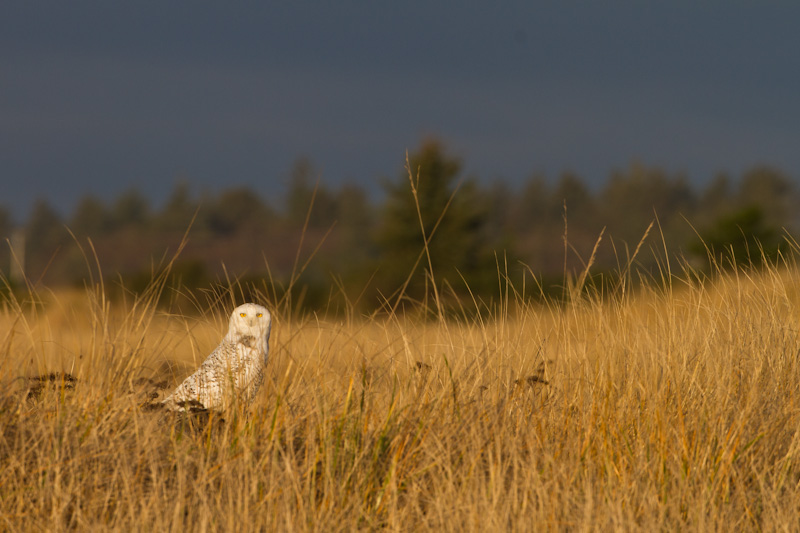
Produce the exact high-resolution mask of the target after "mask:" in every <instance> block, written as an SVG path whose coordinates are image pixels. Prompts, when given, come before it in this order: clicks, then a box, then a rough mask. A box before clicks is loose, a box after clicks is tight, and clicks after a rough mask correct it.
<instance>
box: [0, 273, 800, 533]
mask: <svg viewBox="0 0 800 533" xmlns="http://www.w3.org/2000/svg"><path fill="white" fill-rule="evenodd" d="M506 289H508V291H506ZM513 289H514V288H513V287H506V286H502V287H501V289H500V290H499V292H502V295H501V296H502V297H501V298H499V301H498V303H497V305H494V306H492V307H491V308H482V309H481V312H480V313H477V312H475V309H472V310H471V312H468V313H464V314H463V315H462V318H458V316H457V314H452V315H450V316H449V317H448V318H446V319H436V318H426V319H423V318H420V317H419V316H414V315H413V314H406V315H397V316H380V317H374V318H370V317H364V318H358V317H352V316H351V317H348V318H343V319H341V320H339V321H336V320H322V319H316V318H314V317H313V316H306V317H302V316H301V317H297V316H296V315H295V314H292V313H290V312H287V311H285V310H284V309H282V308H281V307H280V306H276V305H275V302H271V301H269V298H268V297H267V296H265V295H262V296H264V298H263V301H261V302H259V303H263V304H265V305H268V306H270V307H271V308H272V309H274V313H273V317H274V319H273V320H274V321H273V333H272V338H271V354H270V358H271V359H270V362H269V367H268V372H267V380H266V383H265V386H264V387H263V388H262V389H261V391H260V392H259V397H258V400H257V401H256V402H255V404H254V405H252V406H250V408H249V409H244V410H241V409H240V410H239V411H236V412H228V413H224V415H211V416H209V417H200V416H197V417H195V418H186V417H181V416H175V415H170V414H167V413H164V412H162V411H160V410H153V409H150V408H147V404H148V402H150V401H151V400H152V399H153V397H155V396H156V394H161V393H163V390H164V389H165V388H167V387H171V386H174V385H175V384H176V383H177V382H178V381H179V380H180V379H181V378H182V377H184V376H186V375H187V374H189V373H190V372H191V371H192V370H193V369H194V368H195V367H196V365H198V364H199V362H200V361H202V360H203V359H204V358H205V356H206V355H207V354H208V353H209V352H210V351H211V350H212V349H213V348H214V346H215V345H216V344H217V342H218V341H219V339H220V337H221V336H222V334H223V333H224V331H225V329H226V322H227V317H226V316H225V315H224V313H225V312H229V311H230V309H232V308H233V302H232V297H231V296H230V295H228V296H227V300H224V299H223V300H222V301H213V302H212V301H210V300H209V302H205V301H203V300H202V299H200V298H199V299H196V300H194V301H195V303H196V305H195V306H194V309H191V310H186V309H184V310H179V309H173V310H172V311H165V310H164V308H163V307H157V306H155V305H154V304H153V301H154V299H153V298H152V297H148V296H146V295H145V296H144V297H141V298H138V299H137V298H130V299H128V300H126V301H119V302H115V303H113V304H112V303H110V302H108V301H107V300H106V299H105V298H104V296H103V291H102V289H101V288H100V287H96V288H89V289H87V290H86V291H74V292H63V291H62V292H48V291H46V290H39V291H35V292H34V291H31V292H29V293H27V294H25V295H23V296H19V297H11V298H9V299H7V300H6V301H5V302H4V304H3V308H2V310H1V311H0V361H2V362H1V363H0V384H2V389H0V390H1V392H0V465H1V468H0V529H2V530H8V531H61V530H78V531H109V530H111V531H351V530H388V531H425V530H433V531H506V530H512V531H513V530H557V531H585V530H594V531H611V530H644V531H665V530H717V531H747V530H767V531H772V530H785V531H797V530H800V462H798V461H800V433H798V429H800V359H799V356H798V354H799V352H800V270H798V268H797V267H795V266H793V265H783V266H781V267H780V268H767V269H765V270H761V271H759V272H755V271H754V272H748V271H743V270H740V271H737V272H732V273H728V274H724V275H722V274H720V275H719V276H717V277H715V278H714V279H713V280H706V281H705V282H703V283H700V282H698V281H696V280H695V279H693V276H692V274H691V273H682V274H679V275H674V276H672V278H671V281H670V282H669V283H667V284H666V288H665V286H664V284H662V283H658V284H656V283H652V284H647V283H645V286H644V287H643V288H640V289H637V290H636V291H635V292H634V291H628V292H626V293H624V292H622V291H619V292H617V293H616V294H607V295H605V296H604V297H603V298H600V297H597V296H592V295H591V294H589V295H584V296H583V297H581V298H575V299H573V301H572V302H571V303H569V304H565V305H558V306H556V305H536V304H530V303H523V302H522V301H521V300H520V299H518V298H517V297H515V293H514V290H513ZM234 292H235V291H234ZM151 296H152V295H151ZM190 311H191V312H190ZM796 462H798V464H797V465H796V464H795V463H796Z"/></svg>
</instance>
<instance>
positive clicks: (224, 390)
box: [161, 303, 272, 412]
mask: <svg viewBox="0 0 800 533" xmlns="http://www.w3.org/2000/svg"><path fill="white" fill-rule="evenodd" d="M271 327H272V319H271V317H270V315H269V311H267V309H266V308H265V307H262V306H260V305H256V304H252V303H247V304H244V305H240V306H239V307H237V308H236V309H234V310H233V313H232V314H231V320H230V324H229V326H228V333H227V334H226V335H225V337H224V338H223V339H222V342H220V343H219V346H217V348H216V349H215V350H214V351H213V352H211V355H209V356H208V358H207V359H206V360H205V361H203V364H202V365H200V368H198V369H197V371H196V372H195V373H194V374H192V375H191V376H189V377H188V378H186V380H184V382H183V383H181V384H180V385H179V386H178V388H177V389H175V391H173V393H172V394H170V395H169V396H168V397H167V398H165V399H164V400H163V401H162V402H161V403H162V404H164V406H165V407H166V408H167V409H169V410H170V411H184V412H186V411H192V410H197V409H213V410H217V411H220V410H223V409H225V408H226V407H228V406H230V405H231V404H232V403H233V402H234V401H235V400H236V399H238V400H240V401H243V402H244V403H245V404H248V403H250V402H251V401H252V400H253V398H255V395H256V392H257V391H258V388H259V387H260V386H261V382H262V381H263V380H264V367H265V366H266V364H267V355H268V354H269V332H270V328H271Z"/></svg>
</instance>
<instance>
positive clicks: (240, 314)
mask: <svg viewBox="0 0 800 533" xmlns="http://www.w3.org/2000/svg"><path fill="white" fill-rule="evenodd" d="M239 316H247V313H239Z"/></svg>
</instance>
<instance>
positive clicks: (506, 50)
mask: <svg viewBox="0 0 800 533" xmlns="http://www.w3.org/2000/svg"><path fill="white" fill-rule="evenodd" d="M267 5H270V6H274V7H267ZM427 135H436V136H438V137H440V138H441V139H442V140H443V141H444V142H445V143H446V145H447V146H448V148H449V149H450V150H451V152H452V153H453V154H455V155H458V156H459V157H461V158H462V160H463V162H464V166H465V170H466V172H467V173H469V174H472V175H475V176H478V177H480V178H481V179H484V180H489V179H493V178H497V177H503V178H506V179H507V180H509V181H511V182H517V183H518V182H520V181H521V180H523V179H525V178H526V177H528V176H530V175H531V174H532V173H534V172H544V173H545V174H547V175H548V176H549V177H551V178H554V177H556V176H557V175H558V174H559V173H560V172H561V171H564V170H572V171H575V172H577V173H578V174H579V175H581V176H582V177H583V178H584V179H586V180H587V181H588V182H590V183H595V184H597V183H601V182H603V181H604V180H605V179H606V178H607V176H608V174H609V172H610V171H612V170H613V169H619V168H624V167H626V166H627V165H628V164H629V163H630V162H631V161H632V160H638V161H641V162H643V163H645V164H650V165H658V166H662V167H663V168H665V169H666V170H668V171H670V172H686V173H688V175H689V177H690V178H691V179H693V180H696V181H697V182H699V183H702V182H704V181H706V180H708V179H709V178H710V177H712V175H713V174H714V173H716V172H718V171H723V170H724V171H728V172H731V173H733V174H734V175H737V174H738V173H740V172H741V171H742V170H744V169H746V168H748V167H750V166H753V165H756V164H771V165H774V166H776V167H778V168H780V169H783V170H784V171H785V172H787V173H788V174H789V175H790V176H792V177H798V176H800V3H797V2H788V1H787V2H775V1H767V2H755V1H753V2H743V1H737V0H728V1H701V2H696V1H691V2H690V1H684V0H676V1H672V2H654V1H644V0H642V1H637V2H633V1H631V2H625V1H619V2H588V1H585V2H568V1H559V2H537V1H519V2H516V1H515V2H504V3H489V2H484V3H476V2H460V3H459V2H428V1H426V2H416V1H413V2H409V1H406V2H392V3H389V2H351V1H339V2H327V3H322V2H315V3H313V4H312V3H301V2H270V3H267V2H259V3H256V2H252V3H244V2H242V3H228V2H218V3H210V2H171V1H170V2H164V1H163V0H162V1H159V2H150V1H137V2H127V3H121V2H100V1H95V2H84V1H68V2H64V1H58V2H54V1H52V2H48V1H39V2H5V3H3V4H2V6H1V7H0V183H2V195H1V196H0V205H3V206H5V207H6V208H9V209H12V211H13V213H14V214H15V216H16V217H17V218H18V219H19V218H23V217H24V216H25V214H26V213H27V211H28V209H29V208H30V205H31V204H32V202H33V201H34V199H35V198H37V197H43V198H46V199H48V200H49V201H50V202H51V203H53V204H54V205H55V206H56V207H58V208H59V209H60V210H62V212H65V213H68V212H70V210H71V209H72V208H73V207H74V205H75V203H76V201H77V200H78V199H79V198H80V197H82V196H83V195H85V194H87V193H91V194H94V195H97V196H99V197H101V198H103V199H112V198H114V197H116V196H117V195H118V194H120V193H121V192H123V191H125V190H127V189H130V188H131V187H137V188H139V189H140V190H141V191H142V192H144V193H145V194H147V195H148V196H149V197H150V198H151V199H152V200H153V202H154V203H155V205H159V204H160V202H163V200H164V199H165V197H166V196H167V195H168V194H169V192H170V191H171V190H172V188H173V187H174V185H175V184H176V183H177V182H178V181H179V180H186V181H188V182H189V183H190V184H191V186H192V188H193V190H194V191H195V192H198V193H199V192H201V191H216V190H219V189H222V188H226V187H230V186H234V185H249V186H251V187H252V188H253V189H254V190H256V191H258V192H259V193H261V194H263V195H264V197H265V198H267V199H270V200H271V201H272V202H273V203H274V204H278V202H279V201H280V198H281V195H282V194H283V192H284V190H285V186H286V183H287V179H288V174H289V171H290V169H291V167H292V163H293V161H294V160H295V159H296V158H297V157H298V156H301V155H306V156H308V157H310V158H311V159H312V160H313V161H314V163H315V165H316V167H317V168H318V170H319V171H320V174H321V179H322V181H323V182H324V183H326V184H328V185H330V186H334V187H335V186H337V185H338V184H340V183H342V182H343V181H345V180H351V181H355V182H357V183H361V184H363V185H365V186H367V187H368V188H369V189H370V190H371V191H380V190H381V189H380V186H379V183H380V180H381V179H382V178H383V177H396V176H397V175H398V174H399V172H400V170H401V169H402V165H403V159H404V153H405V151H406V150H407V149H409V150H414V149H415V148H416V147H417V146H418V145H419V143H420V140H421V139H422V138H423V137H425V136H427Z"/></svg>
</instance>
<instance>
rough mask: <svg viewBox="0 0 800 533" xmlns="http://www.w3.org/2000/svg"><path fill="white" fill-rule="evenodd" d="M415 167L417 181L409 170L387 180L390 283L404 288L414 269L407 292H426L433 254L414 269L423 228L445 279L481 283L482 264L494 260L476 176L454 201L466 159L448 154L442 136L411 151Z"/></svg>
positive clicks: (385, 266)
mask: <svg viewBox="0 0 800 533" xmlns="http://www.w3.org/2000/svg"><path fill="white" fill-rule="evenodd" d="M409 166H410V171H411V174H412V177H411V178H412V182H413V185H412V184H410V183H409V176H408V173H407V172H404V173H403V175H402V176H400V178H399V179H398V180H397V182H395V183H388V184H387V185H386V188H387V201H386V204H385V206H384V210H383V215H382V217H383V218H382V221H381V225H380V229H379V232H378V237H377V241H378V244H379V246H380V249H381V252H382V254H381V269H382V272H383V280H384V283H385V284H386V286H385V287H384V288H385V289H389V290H391V289H393V288H396V287H399V286H400V285H401V284H402V283H403V281H404V280H405V279H406V277H407V276H408V275H409V274H410V273H411V271H412V270H414V271H415V275H414V278H413V282H412V284H411V285H410V286H409V288H408V291H407V293H408V294H409V295H411V296H414V297H419V296H421V295H422V294H423V287H424V286H425V280H424V278H423V276H422V274H423V273H425V272H428V270H429V263H428V259H427V256H423V260H422V261H421V262H420V263H419V264H418V265H417V267H416V269H414V263H415V261H416V260H417V258H418V257H419V255H420V252H422V250H423V249H424V238H423V231H424V234H425V237H427V238H429V239H430V242H429V244H428V252H429V254H430V263H431V264H432V266H433V270H434V272H433V274H434V277H435V279H436V280H437V281H438V282H439V283H441V282H442V281H444V280H448V281H450V283H451V284H452V285H453V286H454V287H457V286H461V283H460V280H459V273H460V274H461V275H464V277H465V278H466V279H467V281H468V283H470V284H471V285H472V284H473V283H474V284H476V285H481V284H482V281H483V280H482V279H481V276H482V274H485V270H482V269H483V268H484V267H486V266H487V264H489V263H488V261H487V255H486V250H485V248H484V241H485V239H484V233H483V230H484V226H485V221H486V215H485V210H484V209H483V207H482V206H481V202H480V198H479V195H478V191H477V187H476V185H475V183H474V181H472V180H467V181H466V182H464V183H463V185H462V186H461V188H460V190H459V191H458V193H457V194H456V195H455V196H454V197H453V199H452V202H451V197H452V196H453V192H454V190H455V188H456V186H457V185H458V180H457V178H458V176H459V173H460V171H461V163H460V162H459V161H458V159H456V158H453V157H451V156H448V155H447V154H446V153H445V150H444V147H443V146H442V144H441V143H439V142H438V141H436V140H427V141H425V142H423V144H422V146H421V147H420V149H419V151H418V152H416V153H414V154H411V155H410V156H409ZM414 191H416V194H414ZM448 202H450V205H449V207H448ZM445 211H446V212H445ZM443 214H444V215H443ZM442 215H443V216H442ZM440 217H441V222H440V223H439V225H438V227H437V226H436V224H437V221H438V220H439V219H440ZM420 219H421V221H422V228H421V227H420Z"/></svg>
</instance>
